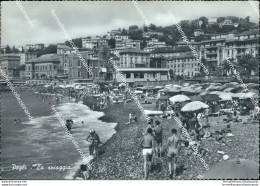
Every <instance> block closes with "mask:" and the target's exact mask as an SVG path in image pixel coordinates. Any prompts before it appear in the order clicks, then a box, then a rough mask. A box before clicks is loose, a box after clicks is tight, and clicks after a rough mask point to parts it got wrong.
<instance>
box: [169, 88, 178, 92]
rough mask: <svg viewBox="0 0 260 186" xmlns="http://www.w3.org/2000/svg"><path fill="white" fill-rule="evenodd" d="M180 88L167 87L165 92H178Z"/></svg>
mask: <svg viewBox="0 0 260 186" xmlns="http://www.w3.org/2000/svg"><path fill="white" fill-rule="evenodd" d="M180 91H181V90H179V89H176V88H171V89H168V90H167V92H180Z"/></svg>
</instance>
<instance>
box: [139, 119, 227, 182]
mask: <svg viewBox="0 0 260 186" xmlns="http://www.w3.org/2000/svg"><path fill="white" fill-rule="evenodd" d="M177 117H178V118H179V119H180V120H181V122H182V124H183V126H184V127H185V128H186V131H187V132H188V133H189V136H190V139H188V138H187V136H186V135H185V134H184V133H183V131H182V130H180V132H179V131H178V130H177V129H176V128H173V129H172V130H171V136H169V137H168V138H167V140H166V142H165V147H164V148H163V127H162V125H161V122H160V121H159V118H158V120H156V121H155V126H154V125H153V119H152V118H150V120H149V121H148V127H147V128H146V130H145V132H144V133H143V138H142V141H141V147H142V154H143V157H144V177H145V179H148V175H149V172H150V171H151V170H152V164H153V161H154V158H155V157H156V156H157V157H158V158H161V157H162V155H165V156H166V157H167V160H168V170H169V171H168V173H169V177H170V178H172V177H175V176H176V167H177V165H176V163H177V159H178V157H180V156H184V158H188V160H187V161H186V162H188V161H189V159H190V157H191V156H192V154H194V153H195V151H194V148H192V146H195V147H196V149H197V152H198V153H199V154H200V155H201V156H202V157H204V156H205V155H207V154H208V155H209V154H210V153H211V152H210V151H209V150H208V149H207V148H205V147H203V141H202V139H205V138H210V137H212V138H213V139H214V137H215V139H216V141H217V142H219V143H226V141H225V136H224V134H225V133H228V132H229V133H231V128H230V125H228V126H227V128H225V129H223V130H222V131H216V133H211V132H209V131H207V130H206V129H205V127H203V126H202V125H200V124H199V123H198V122H196V121H197V120H195V122H194V123H192V124H189V120H188V121H185V120H183V118H181V117H180V115H179V114H177ZM180 152H182V153H180ZM188 164H189V163H187V165H188ZM147 167H148V168H147ZM172 167H173V169H172Z"/></svg>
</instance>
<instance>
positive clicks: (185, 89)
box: [180, 87, 194, 92]
mask: <svg viewBox="0 0 260 186" xmlns="http://www.w3.org/2000/svg"><path fill="white" fill-rule="evenodd" d="M180 90H181V91H183V92H193V91H194V89H191V88H190V87H183V88H181V89H180Z"/></svg>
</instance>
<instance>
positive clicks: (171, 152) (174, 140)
mask: <svg viewBox="0 0 260 186" xmlns="http://www.w3.org/2000/svg"><path fill="white" fill-rule="evenodd" d="M179 143H180V138H179V137H178V135H177V130H176V129H172V136H170V137H169V138H168V140H167V144H166V147H167V149H168V152H167V157H168V165H169V176H170V177H171V176H172V175H173V176H174V177H175V174H176V162H177V157H178V153H179ZM172 162H173V174H172V165H171V164H172Z"/></svg>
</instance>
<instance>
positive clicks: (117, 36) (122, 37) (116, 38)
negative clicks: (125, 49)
mask: <svg viewBox="0 0 260 186" xmlns="http://www.w3.org/2000/svg"><path fill="white" fill-rule="evenodd" d="M106 38H107V40H109V39H114V40H116V41H124V40H128V39H129V36H119V35H110V36H109V35H107V37H106Z"/></svg>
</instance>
